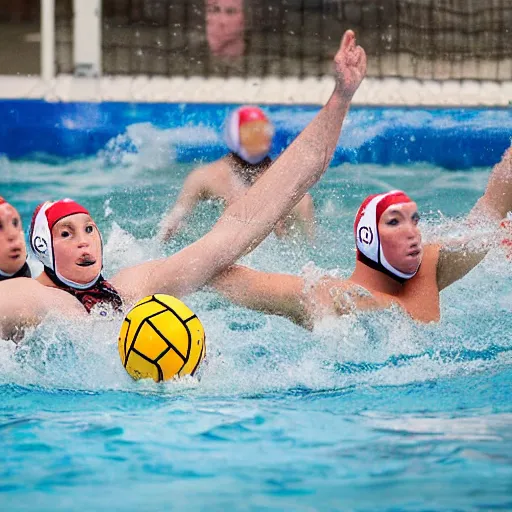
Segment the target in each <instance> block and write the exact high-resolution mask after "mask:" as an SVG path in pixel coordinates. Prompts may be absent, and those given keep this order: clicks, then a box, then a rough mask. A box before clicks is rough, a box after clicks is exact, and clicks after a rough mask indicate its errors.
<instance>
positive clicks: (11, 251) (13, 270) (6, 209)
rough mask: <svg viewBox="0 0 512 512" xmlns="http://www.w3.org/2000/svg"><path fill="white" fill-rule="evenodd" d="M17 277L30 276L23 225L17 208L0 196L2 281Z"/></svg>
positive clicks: (0, 276) (0, 279) (0, 274)
mask: <svg viewBox="0 0 512 512" xmlns="http://www.w3.org/2000/svg"><path fill="white" fill-rule="evenodd" d="M16 277H30V268H29V266H28V263H27V247H26V245H25V237H24V235H23V226H22V224H21V217H20V214H19V213H18V211H17V210H16V208H14V206H12V205H11V204H9V203H8V202H7V201H6V200H5V199H4V198H3V197H0V281H6V280H7V279H13V278H16Z"/></svg>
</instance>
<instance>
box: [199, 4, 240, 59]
mask: <svg viewBox="0 0 512 512" xmlns="http://www.w3.org/2000/svg"><path fill="white" fill-rule="evenodd" d="M206 8H207V9H206V37H207V40H208V45H209V46H210V50H211V52H212V53H213V54H214V55H218V56H226V57H227V56H233V57H237V56H239V55H241V52H243V44H241V43H243V33H244V26H245V20H244V9H243V0H207V2H206Z"/></svg>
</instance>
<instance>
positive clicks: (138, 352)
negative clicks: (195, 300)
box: [118, 294, 206, 382]
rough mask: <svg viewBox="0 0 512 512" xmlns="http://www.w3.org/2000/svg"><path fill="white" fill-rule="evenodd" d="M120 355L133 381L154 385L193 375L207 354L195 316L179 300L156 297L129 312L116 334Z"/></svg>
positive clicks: (164, 296) (140, 303)
mask: <svg viewBox="0 0 512 512" xmlns="http://www.w3.org/2000/svg"><path fill="white" fill-rule="evenodd" d="M118 345H119V355H120V356H121V362H122V363H123V366H124V367H125V368H126V371H127V372H128V373H129V374H130V375H131V376H132V377H133V378H134V379H146V378H152V379H153V380H155V381H156V382H159V381H162V380H169V379H172V378H173V377H183V376H184V375H194V373H195V372H196V371H197V369H198V368H199V365H200V364H201V361H202V360H203V359H204V356H205V353H206V344H205V334H204V329H203V326H202V324H201V322H200V320H199V318H197V316H196V315H195V314H194V313H193V312H192V311H191V310H190V309H189V308H188V307H187V306H186V305H185V304H183V302H181V300H179V299H177V298H175V297H171V296H170V295H163V294H156V295H151V296H149V297H144V298H143V299H141V300H140V301H139V302H137V304H135V306H133V308H132V309H131V310H130V311H129V312H128V314H127V315H126V318H125V319H124V321H123V325H122V326H121V331H120V332H119V340H118Z"/></svg>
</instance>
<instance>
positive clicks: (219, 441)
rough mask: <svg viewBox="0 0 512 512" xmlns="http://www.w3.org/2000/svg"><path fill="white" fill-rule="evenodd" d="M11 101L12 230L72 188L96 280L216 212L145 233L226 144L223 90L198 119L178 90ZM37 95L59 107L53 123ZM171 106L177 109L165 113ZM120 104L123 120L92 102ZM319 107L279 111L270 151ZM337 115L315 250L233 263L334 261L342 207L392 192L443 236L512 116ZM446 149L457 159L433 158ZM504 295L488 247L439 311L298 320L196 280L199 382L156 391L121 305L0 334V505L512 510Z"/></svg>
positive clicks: (284, 246) (213, 208)
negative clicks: (131, 98)
mask: <svg viewBox="0 0 512 512" xmlns="http://www.w3.org/2000/svg"><path fill="white" fill-rule="evenodd" d="M27 103H31V102H27ZM19 105H20V104H19V103H17V102H5V103H1V102H0V110H2V112H4V113H5V112H10V111H14V112H15V113H16V115H17V116H18V117H17V125H16V127H15V128H16V129H14V128H13V130H12V131H11V132H9V137H11V138H10V139H9V140H10V143H9V144H7V142H6V137H7V135H5V134H6V133H7V128H6V126H5V125H4V124H1V125H0V126H1V127H2V130H3V132H2V133H3V134H4V135H5V136H4V138H3V142H2V143H1V144H2V145H1V148H0V152H3V153H5V154H6V156H4V157H2V158H0V187H1V188H0V190H1V193H2V195H5V196H6V197H7V198H9V199H10V200H11V201H12V202H13V203H14V204H15V205H16V206H17V207H19V209H20V212H21V214H22V216H23V221H24V225H25V227H26V226H27V225H28V222H29V219H30V214H31V211H32V209H33V208H34V206H35V205H36V204H37V203H38V202H39V201H40V200H41V199H46V198H48V197H51V198H56V197H60V196H72V197H73V198H75V199H77V200H80V201H83V202H84V203H85V204H86V205H87V206H88V207H89V208H90V210H91V212H92V213H93V215H94V216H95V218H96V220H97V222H98V224H99V226H100V228H101V230H102V231H103V234H104V237H105V264H106V271H107V272H106V273H107V274H111V273H113V272H115V271H116V270H117V269H118V268H120V267H121V266H125V265H128V264H134V263H137V262H139V261H142V260H144V259H147V258H152V257H157V256H160V255H163V254H170V253H172V252H174V251H176V250H177V249H179V248H180V247H182V246H183V245H185V244H187V243H189V242H191V241H192V240H195V239H196V238H197V237H198V236H200V235H201V234H202V233H204V232H206V231H207V229H208V228H209V226H211V225H212V224H213V222H214V219H215V217H216V216H217V215H218V213H219V211H220V209H219V206H218V205H215V204H213V203H207V204H203V205H201V207H200V208H199V210H198V211H197V212H196V215H195V216H194V217H193V218H192V219H191V222H190V224H189V225H188V227H187V228H186V229H185V230H184V232H182V233H181V234H180V235H179V236H178V237H177V238H176V239H175V240H173V241H171V242H170V243H169V244H168V245H167V246H165V247H160V246H159V245H158V244H157V242H156V241H155V240H154V233H155V231H156V226H157V223H158V221H159V220H160V218H161V215H162V214H163V212H164V210H165V209H166V208H167V207H168V205H169V204H170V203H171V202H172V201H173V200H174V199H175V198H176V195H177V193H178V190H179V187H180V184H181V183H182V181H183V177H184V176H185V175H186V174H187V172H188V171H189V170H190V169H191V168H192V167H193V166H194V164H195V162H194V159H197V158H206V159H211V158H213V157H215V156H216V155H217V154H218V153H219V152H220V151H221V145H220V143H219V139H218V127H219V126H220V120H221V119H222V116H223V114H224V112H225V111H226V109H227V108H228V106H219V107H217V108H216V110H215V109H213V107H210V109H211V110H208V108H207V109H206V110H205V112H207V114H205V115H204V117H199V113H200V112H201V109H200V108H199V107H198V108H197V109H196V110H194V109H193V108H192V107H190V106H189V107H186V106H185V107H179V106H170V107H162V106H160V107H157V106H151V105H144V106H140V105H138V106H132V107H129V106H126V105H124V106H123V105H121V106H120V105H114V106H112V107H109V106H105V105H103V106H101V105H100V106H98V105H91V106H88V107H87V106H85V105H82V106H75V107H72V106H66V107H62V106H61V107H60V111H59V107H58V106H55V105H53V106H49V107H48V106H44V105H43V104H39V105H38V106H34V104H32V105H28V104H23V105H24V107H23V108H21V107H19ZM39 108H42V109H44V108H48V109H54V113H55V115H56V116H57V114H58V112H60V114H59V116H60V117H58V119H59V120H58V122H57V121H56V118H52V117H51V115H50V114H49V113H48V112H47V115H46V116H45V117H40V113H41V112H40V111H38V109H39ZM73 108H75V111H73ZM166 108H167V110H166ZM180 108H181V109H182V112H185V114H186V115H185V114H184V115H185V117H186V120H185V121H184V118H181V117H179V118H178V117H173V116H177V115H178V114H177V113H176V112H177V111H179V109H180ZM187 108H188V109H189V110H188V111H187ZM24 109H26V111H25V110H24ZM116 109H118V110H116ZM70 111H71V113H70ZM114 111H117V112H119V116H120V117H122V119H123V123H125V121H126V119H131V121H132V122H128V121H126V123H125V124H123V123H115V122H112V119H113V117H110V118H108V117H105V116H106V115H107V114H105V112H107V113H108V112H110V114H109V115H111V116H113V114H112V112H114ZM156 111H158V112H159V116H161V117H158V119H159V121H158V122H156V123H154V124H148V120H149V118H150V116H151V113H152V112H156ZM130 112H131V113H130ZM93 113H95V114H94V115H93ZM313 113H314V109H313V108H310V107H303V108H300V107H295V108H278V107H274V109H273V114H274V116H275V117H276V118H277V119H278V128H279V129H280V132H279V133H280V138H278V145H277V146H278V147H277V148H276V151H278V150H279V144H282V143H284V142H285V141H286V139H287V137H288V136H289V134H292V133H294V132H296V131H297V130H298V129H300V128H301V127H302V125H303V124H304V123H305V122H306V121H307V119H308V118H310V117H311V115H312V114H313ZM29 114H30V115H29ZM100 114H102V115H100ZM14 115H15V114H12V113H11V114H10V116H11V117H10V119H12V116H14ZM371 115H373V116H374V117H373V118H372V117H371ZM31 116H32V117H31ZM166 116H167V117H166ZM194 116H195V117H194ZM209 116H210V117H209ZM3 119H9V116H7V117H4V118H3ZM162 119H167V126H164V123H163V121H161V120H162ZM399 120H401V122H402V124H401V128H400V127H397V125H398V121H399ZM109 121H110V122H109ZM349 121H350V122H349V124H348V125H347V128H348V130H347V132H346V133H345V139H343V140H344V142H345V147H344V148H340V150H339V151H338V153H337V160H336V161H335V164H334V165H333V166H332V167H331V168H330V169H329V171H328V173H327V175H326V176H325V177H324V179H323V180H322V181H321V182H320V183H319V184H318V185H317V186H316V187H315V188H314V189H313V191H312V193H313V197H314V200H315V205H316V209H317V212H318V217H319V233H318V240H317V242H316V245H315V247H308V246H304V245H302V244H301V243H299V242H297V241H296V240H290V241H285V242H283V241H278V240H276V239H274V238H273V237H270V238H269V239H267V240H266V241H265V242H264V243H263V244H262V245H261V246H260V247H259V248H258V249H257V250H256V251H255V252H254V253H252V254H251V255H249V256H246V257H245V258H244V261H245V262H246V263H247V264H249V265H252V266H254V267H256V268H260V269H265V270H274V271H286V272H304V273H306V274H308V275H310V276H311V278H312V279H314V278H316V276H318V275H319V274H320V273H321V272H324V271H331V272H336V273H338V274H340V275H347V274H348V273H349V272H350V269H351V266H352V263H353V258H354V252H353V241H352V231H351V223H352V220H353V215H354V212H355V210H356V208H357V206H358V205H359V203H360V201H361V200H362V198H363V197H364V196H365V195H366V194H368V193H371V192H375V191H378V190H382V189H391V188H395V187H400V188H404V189H405V190H407V192H408V193H410V195H411V196H412V197H413V198H415V199H416V200H417V202H418V204H419V207H420V209H421V211H422V212H423V220H422V223H424V226H425V233H426V237H427V238H433V237H436V236H439V235H440V234H447V233H448V234H449V233H451V232H453V231H454V230H457V229H458V226H457V222H456V219H457V217H459V216H462V215H464V214H465V213H466V212H467V211H468V210H469V208H470V207H471V205H472V204H473V203H474V201H475V200H476V199H477V198H478V197H479V195H480V194H481V193H482V191H483V190H484V187H485V184H486V180H487V177H488V170H489V169H488V168H486V167H481V166H482V165H490V163H492V162H491V161H497V160H498V159H499V156H500V154H501V152H502V151H503V150H504V149H505V147H506V142H507V138H508V139H509V138H510V134H511V132H512V115H511V113H510V111H507V110H496V111H492V110H490V111H485V110H482V111H476V110H472V111H467V112H466V111H414V110H408V111H407V112H405V111H404V110H401V109H396V110H393V109H380V110H379V109H368V110H365V109H356V111H353V113H352V114H351V117H350V119H349ZM2 123H3V121H2ZM173 123H174V124H173ZM301 123H302V124H301ZM52 127H53V128H52ZM98 127H99V128H98ZM101 127H103V131H102V130H101V129H100V128H101ZM38 128H40V129H41V131H40V132H39V131H37V130H38ZM36 135H37V136H36ZM422 137H423V139H422ZM395 139H397V140H398V142H397V144H396V145H393V140H395ZM455 139H456V140H458V141H459V142H458V143H457V144H458V145H456V146H455V147H451V146H450V141H453V140H455ZM87 140H88V141H90V142H89V143H86V141H87ZM418 140H420V141H421V140H423V141H426V142H425V146H424V148H423V149H422V148H421V145H419V146H418V145H416V141H418ZM428 141H430V142H428ZM436 141H437V142H436ZM205 142H206V147H207V150H206V151H204V152H201V148H202V147H203V145H204V143H205ZM347 146H349V150H348V149H347ZM408 147H410V148H411V149H410V150H407V148H408ZM413 147H416V149H415V150H414V151H413V150H412V148H413ZM52 148H53V149H52ZM405 150H407V151H405ZM372 151H373V152H372ZM475 155H476V156H475ZM422 157H424V158H422ZM482 159H483V160H484V161H483V160H482ZM485 159H486V161H485ZM493 159H494V160H493ZM422 160H423V161H422ZM426 162H427V163H426ZM457 162H458V163H459V164H460V165H459V167H460V168H464V169H466V170H464V171H453V170H447V169H452V168H453V167H457V165H456V163H457ZM381 164H388V165H385V166H383V165H381ZM473 167H474V168H473ZM454 219H455V220H454ZM511 300H512V267H511V266H510V262H508V261H507V260H506V259H505V258H504V257H503V255H502V254H500V253H499V252H498V251H495V252H493V253H491V254H490V255H489V256H488V257H487V259H486V260H485V261H484V263H483V264H481V265H480V266H479V267H478V268H477V269H476V270H475V271H473V272H472V273H470V274H469V275H468V276H467V277H466V278H465V279H464V280H462V281H460V282H459V283H457V284H455V285H453V286H452V287H450V288H449V289H448V290H446V291H445V292H443V294H442V303H441V307H442V315H443V318H442V321H441V322H440V324H438V325H435V326H419V325H416V324H414V323H413V322H411V321H409V320H408V319H407V318H405V317H404V316H403V315H402V314H401V313H400V312H398V311H387V312H382V313H371V314H364V315H357V316H351V317H346V318H342V319H338V320H328V321H325V322H323V323H322V324H321V325H319V326H318V327H317V329H316V330H315V331H314V332H313V333H309V332H306V331H304V330H302V329H300V328H298V327H296V326H294V325H293V324H291V323H290V322H288V321H287V320H284V319H281V318H277V317H270V316H265V315H262V314H258V313H254V312H249V311H247V310H244V309H242V308H238V307H235V306H232V305H230V304H229V303H227V302H226V301H224V300H222V299H219V297H218V296H217V295H215V294H213V293H211V292H207V291H205V292H201V293H197V294H195V295H193V296H191V297H189V298H188V299H187V300H186V302H187V303H188V304H189V305H190V306H191V307H192V308H193V309H194V311H195V312H196V313H197V314H198V316H199V317H200V318H201V320H202V322H203V324H204V326H205V329H206V331H207V333H208V351H209V352H208V354H209V355H208V362H207V364H205V365H204V366H203V368H202V372H201V379H200V380H199V381H198V380H193V379H186V380H183V381H181V382H177V383H166V384H163V385H156V384H154V383H152V382H133V381H131V380H130V378H129V377H128V376H127V375H126V373H125V372H124V370H123V368H122V367H121V365H120V363H119V356H118V353H117V332H118V329H119V325H120V321H119V322H117V321H111V322H105V321H103V322H99V321H95V320H90V321H88V322H86V323H83V322H82V323H81V324H80V325H78V324H77V325H71V326H70V325H69V324H68V323H64V322H60V321H59V319H58V318H51V319H48V320H47V321H46V322H45V323H44V324H43V325H42V326H41V327H40V328H38V329H37V330H36V331H35V332H33V333H31V334H30V335H29V336H28V338H27V340H26V341H25V343H24V344H23V345H22V346H20V347H19V348H18V349H15V348H14V346H13V345H12V344H10V343H7V342H4V343H1V344H0V393H1V396H2V405H1V407H0V440H1V442H2V450H1V455H0V462H1V464H0V507H1V509H2V510H30V511H32V510H48V511H50V510H51V511H55V510H83V509H91V510H112V509H119V510H121V509H122V510H141V509H142V510H169V509H171V510H172V509H175V510H182V509H188V510H206V509H208V510H228V509H237V510H238V509H241V510H305V511H306V510H307V511H310V510H322V511H324V510H357V511H367V510H368V511H370V510H389V511H391V510H393V511H395V510H450V511H451V510H465V511H466V510H493V509H499V510H508V509H512V489H511V481H512V405H511V400H510V397H511V391H510V390H511V389H512V341H511V334H512V315H511V314H510V309H511V303H512V302H511Z"/></svg>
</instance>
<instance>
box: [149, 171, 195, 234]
mask: <svg viewBox="0 0 512 512" xmlns="http://www.w3.org/2000/svg"><path fill="white" fill-rule="evenodd" d="M203 189H204V170H203V169H197V170H195V171H193V172H192V173H190V174H189V175H188V176H187V179H186V180H185V182H184V183H183V188H182V189H181V192H180V195H179V196H178V199H177V201H176V204H175V205H174V206H173V207H172V208H171V209H170V210H169V211H168V212H167V214H166V215H165V217H164V218H163V219H162V221H161V222H160V230H159V232H158V238H159V240H161V241H162V242H167V241H168V240H169V239H170V238H172V237H173V236H174V235H175V234H176V233H177V232H178V231H179V229H180V228H181V227H182V225H183V222H184V220H185V219H186V218H187V217H188V216H189V215H190V214H191V213H192V211H193V210H194V208H195V206H196V204H197V203H198V201H199V200H200V199H201V196H202V194H203Z"/></svg>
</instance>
